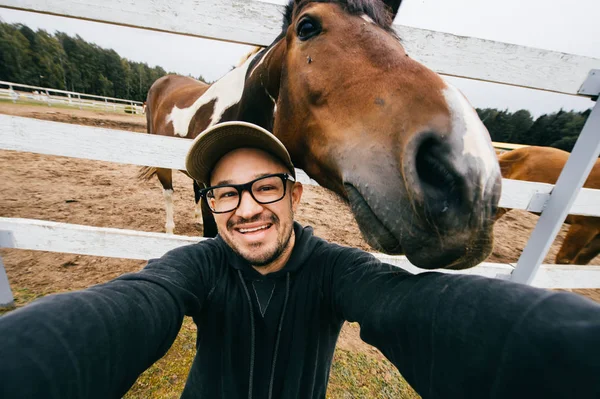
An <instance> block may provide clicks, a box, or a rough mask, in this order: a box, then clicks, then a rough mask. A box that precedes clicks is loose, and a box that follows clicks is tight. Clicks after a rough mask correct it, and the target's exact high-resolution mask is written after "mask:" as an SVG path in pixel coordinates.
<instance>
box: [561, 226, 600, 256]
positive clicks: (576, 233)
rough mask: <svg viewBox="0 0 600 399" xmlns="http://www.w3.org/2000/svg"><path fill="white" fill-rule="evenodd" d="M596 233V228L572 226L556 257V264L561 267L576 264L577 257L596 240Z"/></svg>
mask: <svg viewBox="0 0 600 399" xmlns="http://www.w3.org/2000/svg"><path fill="white" fill-rule="evenodd" d="M596 232H597V230H596V229H595V228H592V227H589V226H585V225H581V224H572V225H571V227H570V228H569V232H568V233H567V236H566V237H565V240H564V241H563V244H562V246H561V247H560V250H559V251H558V254H557V255H556V263H557V264H560V265H568V264H576V263H575V259H576V258H577V255H578V254H579V252H580V251H581V250H582V249H583V248H584V247H585V246H586V245H588V243H589V242H590V241H592V240H593V239H594V237H595V236H596Z"/></svg>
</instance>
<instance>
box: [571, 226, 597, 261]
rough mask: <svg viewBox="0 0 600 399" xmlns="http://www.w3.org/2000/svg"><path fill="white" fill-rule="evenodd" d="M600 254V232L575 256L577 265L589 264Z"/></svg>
mask: <svg viewBox="0 0 600 399" xmlns="http://www.w3.org/2000/svg"><path fill="white" fill-rule="evenodd" d="M598 254H600V234H598V235H596V237H595V238H594V239H593V240H592V241H590V242H589V243H588V245H586V246H585V248H583V249H582V250H581V252H579V254H578V255H577V258H575V264H576V265H587V264H588V263H590V262H591V261H592V259H594V258H595V257H596V256H598Z"/></svg>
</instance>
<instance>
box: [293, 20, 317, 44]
mask: <svg viewBox="0 0 600 399" xmlns="http://www.w3.org/2000/svg"><path fill="white" fill-rule="evenodd" d="M296 32H297V34H298V38H299V39H300V40H308V39H310V38H311V37H313V36H316V35H318V34H319V33H321V27H320V26H319V24H318V23H317V22H316V21H314V20H312V19H311V18H303V19H302V20H301V21H300V22H299V23H298V27H297V28H296Z"/></svg>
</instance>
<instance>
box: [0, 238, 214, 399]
mask: <svg viewBox="0 0 600 399" xmlns="http://www.w3.org/2000/svg"><path fill="white" fill-rule="evenodd" d="M195 252H197V251H192V250H191V249H190V247H186V248H181V249H177V250H175V251H171V252H170V253H169V254H167V255H165V256H164V257H163V258H161V259H158V260H153V261H150V262H149V264H148V265H147V266H146V267H145V268H144V269H143V270H142V271H141V272H139V273H133V274H129V275H124V276H122V277H120V278H118V279H116V280H113V281H111V282H109V283H106V284H102V285H98V286H94V287H91V288H88V289H86V290H83V291H78V292H72V293H67V294H59V295H51V296H48V297H45V298H42V299H40V300H38V301H36V302H34V303H32V304H30V305H27V306H25V307H23V308H21V309H18V310H16V311H13V312H11V313H9V314H7V315H5V316H3V317H1V318H0V380H1V381H2V382H1V383H0V397H2V398H6V399H9V398H57V399H58V398H60V399H65V398H120V397H122V395H123V394H124V393H125V392H126V391H127V390H128V389H129V387H131V385H132V384H133V383H134V382H135V380H136V378H137V377H138V376H139V374H141V373H142V372H143V371H144V370H145V369H146V368H148V367H149V366H150V365H152V363H154V362H155V361H156V360H158V359H159V358H160V357H162V356H163V355H164V354H165V353H166V351H167V350H168V349H169V347H170V346H171V344H172V343H173V341H174V339H175V337H176V336H177V333H178V331H179V329H180V327H181V323H182V320H183V317H184V314H186V313H190V312H194V311H197V310H198V308H199V307H200V306H202V301H203V298H204V296H205V294H204V293H205V292H206V290H205V288H206V287H205V284H206V283H208V281H207V280H206V276H201V275H199V274H200V270H199V267H198V265H199V264H201V263H198V262H202V261H208V259H203V256H202V254H196V253H195ZM200 252H201V251H200Z"/></svg>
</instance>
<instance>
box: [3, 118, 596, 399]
mask: <svg viewBox="0 0 600 399" xmlns="http://www.w3.org/2000/svg"><path fill="white" fill-rule="evenodd" d="M187 169H188V172H189V173H190V175H191V176H193V177H194V178H195V179H197V180H199V181H202V182H207V185H209V187H207V188H205V189H204V190H203V191H202V197H203V200H204V201H206V203H207V204H208V205H209V207H210V209H211V210H212V211H213V212H214V215H215V220H216V223H217V226H218V230H219V236H218V237H217V238H215V239H211V240H206V241H202V242H200V243H198V244H195V245H190V246H186V247H182V248H178V249H176V250H173V251H170V252H169V253H167V254H165V255H164V256H163V257H162V258H160V259H153V260H151V261H149V262H148V265H147V266H146V267H145V268H144V269H143V270H142V271H140V272H138V273H133V274H128V275H124V276H121V277H119V278H117V279H116V280H113V281H111V282H108V283H106V284H102V285H98V286H95V287H91V288H89V289H87V290H83V291H80V292H73V293H68V294H61V295H54V296H49V297H46V298H43V299H41V300H39V301H36V302H34V303H33V304H31V305H28V306H26V307H24V308H22V309H19V310H16V311H14V312H12V313H9V314H8V315H6V316H4V317H3V318H1V319H0V378H1V383H0V397H2V398H42V397H43V398H61V399H62V398H118V397H121V396H122V395H123V394H124V393H125V392H126V391H127V390H128V389H129V387H130V386H131V385H132V384H133V382H134V381H135V379H136V378H137V377H138V375H139V374H140V373H142V372H143V371H144V370H145V369H146V368H148V367H149V366H150V365H151V364H152V363H153V362H155V361H156V360H158V359H159V358H160V357H161V356H162V355H164V354H165V352H166V351H167V350H168V349H169V347H170V346H171V344H172V342H173V340H174V339H175V337H176V336H177V333H178V331H179V328H180V326H181V323H182V320H183V317H184V315H189V316H192V317H193V319H194V322H195V323H196V324H197V326H198V337H197V353H196V356H195V358H194V362H193V365H192V368H191V370H190V373H189V376H188V380H187V383H186V386H185V389H184V391H183V394H182V397H184V398H232V399H236V398H324V397H325V392H326V385H327V380H328V377H329V369H330V365H331V359H332V356H333V351H334V347H335V343H336V340H337V337H338V333H339V331H340V328H341V326H342V323H343V321H344V320H349V321H357V322H359V323H360V325H361V337H362V338H363V339H364V340H365V341H366V342H368V343H370V344H372V345H374V346H376V347H378V348H379V349H380V350H381V351H382V352H383V353H384V354H385V356H386V357H387V358H388V359H390V360H391V361H392V362H393V363H394V364H395V365H396V367H398V369H399V370H400V372H401V373H402V375H403V376H404V377H405V378H406V379H407V380H408V381H409V383H410V384H411V385H412V386H413V387H414V388H415V389H416V390H417V391H418V392H419V393H420V394H421V395H422V396H423V397H424V398H488V397H493V398H521V397H522V398H533V397H536V398H537V397H543V398H555V397H556V398H573V397H577V398H592V397H595V398H597V397H600V378H599V376H600V306H598V305H597V304H595V303H593V302H591V301H588V300H586V299H583V298H581V297H578V296H576V295H573V294H568V293H556V292H548V291H545V290H540V289H535V288H531V287H527V286H523V285H518V284H513V283H510V282H506V281H501V280H495V279H487V278H483V277H477V276H467V275H448V274H442V273H424V274H420V275H411V274H409V273H408V272H405V271H403V270H401V269H399V268H395V267H393V266H390V265H386V264H382V263H381V262H379V261H378V260H377V259H376V258H374V257H373V256H371V255H370V254H368V253H365V252H363V251H361V250H358V249H354V248H347V247H342V246H339V245H335V244H331V243H328V242H326V241H324V240H321V239H319V238H317V237H315V236H313V235H312V230H311V229H310V228H304V227H302V226H300V225H299V224H297V223H295V222H294V221H293V217H294V212H295V211H296V209H297V207H298V204H299V202H300V198H301V196H302V185H301V184H300V183H297V182H295V181H294V180H295V179H294V176H295V174H294V167H293V165H292V162H291V160H290V157H289V154H288V153H287V151H286V150H285V148H284V147H283V145H282V144H281V143H280V142H279V140H277V139H276V138H275V137H274V136H273V135H272V134H270V133H269V132H267V131H265V130H263V129H261V128H260V127H258V126H254V125H251V124H248V123H243V122H229V123H223V124H219V125H216V126H214V127H212V128H211V129H208V130H207V131H205V132H204V133H203V134H201V135H200V136H199V137H198V138H197V139H196V140H195V142H194V144H193V146H192V148H191V150H190V152H189V154H188V157H187Z"/></svg>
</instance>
